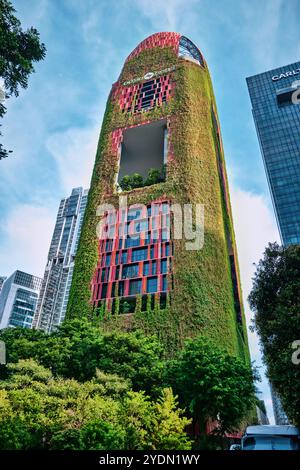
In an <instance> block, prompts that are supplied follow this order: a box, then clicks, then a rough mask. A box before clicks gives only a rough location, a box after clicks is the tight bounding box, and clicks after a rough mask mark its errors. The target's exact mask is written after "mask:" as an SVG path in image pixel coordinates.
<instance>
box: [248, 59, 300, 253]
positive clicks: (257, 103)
mask: <svg viewBox="0 0 300 470" xmlns="http://www.w3.org/2000/svg"><path fill="white" fill-rule="evenodd" d="M299 79H300V62H296V63H294V64H290V65H286V66H284V67H279V68H277V69H273V70H268V71H267V72H264V73H260V74H258V75H254V76H252V77H248V78H247V85H248V90H249V94H250V99H251V104H252V113H253V118H254V121H255V127H256V131H257V135H258V139H259V143H260V147H261V152H262V156H263V161H264V165H265V169H266V174H267V178H268V182H269V187H270V191H271V196H272V200H273V204H274V209H275V213H276V217H277V222H278V228H279V232H280V236H281V240H282V243H283V244H284V245H291V244H293V243H300V157H299V155H300V125H299V124H300V106H299V96H300V90H299V88H300V81H299ZM293 96H295V98H296V101H295V103H294V102H293Z"/></svg>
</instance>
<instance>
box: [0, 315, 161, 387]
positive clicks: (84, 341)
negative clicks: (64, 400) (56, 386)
mask: <svg viewBox="0 0 300 470" xmlns="http://www.w3.org/2000/svg"><path fill="white" fill-rule="evenodd" d="M0 339H1V340H2V341H4V342H5V343H6V347H7V355H8V357H7V361H8V362H16V361H18V360H19V359H29V358H34V359H36V360H37V361H38V362H39V363H40V364H42V365H43V366H45V367H48V368H49V369H51V371H52V373H53V374H55V375H59V376H63V377H66V378H74V379H76V380H79V381H85V380H90V379H91V378H92V377H93V376H94V374H95V372H96V369H97V367H98V368H100V369H101V371H103V372H106V373H114V374H118V375H119V376H121V377H124V378H126V379H128V380H130V382H131V384H132V387H133V390H144V391H145V392H146V393H147V394H150V395H155V394H156V393H157V387H158V386H159V385H160V384H161V383H162V373H163V362H162V353H163V349H162V346H161V344H160V343H159V342H158V341H157V339H156V338H155V337H153V336H152V337H151V336H145V335H143V334H142V333H141V332H132V333H118V332H111V333H103V332H101V331H100V330H99V328H98V327H96V326H94V325H92V324H91V323H90V322H88V321H87V320H84V319H83V320H77V319H76V320H73V321H70V322H66V323H65V324H63V325H62V326H61V327H60V328H59V329H58V331H57V332H54V333H52V335H50V336H49V335H47V334H45V333H43V332H41V331H37V330H25V329H21V328H16V329H6V330H4V331H2V332H1V333H0Z"/></svg>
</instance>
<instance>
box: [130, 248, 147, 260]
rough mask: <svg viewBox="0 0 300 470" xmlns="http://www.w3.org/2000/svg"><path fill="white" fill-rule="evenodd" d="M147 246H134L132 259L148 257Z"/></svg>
mask: <svg viewBox="0 0 300 470" xmlns="http://www.w3.org/2000/svg"><path fill="white" fill-rule="evenodd" d="M147 252H148V250H147V248H134V249H133V250H132V256H131V260H132V261H144V260H145V259H147Z"/></svg>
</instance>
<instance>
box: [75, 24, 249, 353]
mask: <svg viewBox="0 0 300 470" xmlns="http://www.w3.org/2000/svg"><path fill="white" fill-rule="evenodd" d="M104 204H107V210H104V212H103V213H102V215H101V211H102V210H103V207H104V206H103V205H104ZM185 204H190V205H191V206H193V207H194V209H195V211H196V206H197V205H204V244H203V246H202V244H200V245H201V246H200V245H198V247H197V248H195V247H194V248H191V247H188V246H187V237H186V236H185V234H184V233H183V230H182V232H181V234H182V238H181V237H180V235H178V233H177V232H178V230H177V228H178V227H177V228H176V227H175V225H176V224H177V222H178V220H179V219H180V217H179V216H178V214H177V215H175V212H176V210H175V207H174V205H177V208H178V206H179V208H180V210H179V212H180V211H182V212H181V213H182V214H183V213H184V207H185ZM99 206H100V208H99ZM184 222H186V218H185V214H184ZM178 225H180V224H178ZM130 231H132V233H130ZM179 231H180V230H179ZM67 316H68V317H69V318H73V317H86V318H88V319H91V320H92V321H94V322H99V324H100V325H102V326H103V327H104V328H105V329H107V330H114V329H119V328H124V329H125V330H128V329H130V328H142V329H143V330H144V331H145V332H147V333H149V334H151V333H157V334H158V335H159V337H160V338H161V340H162V341H163V342H164V344H165V346H166V348H167V349H168V350H169V351H170V352H171V353H172V352H173V353H174V351H175V350H177V349H178V347H180V346H182V344H183V341H184V339H185V338H187V337H191V336H195V335H198V334H199V333H202V334H203V335H206V336H207V337H209V338H210V339H212V340H214V341H215V342H216V343H218V345H221V346H224V347H225V348H227V350H228V351H230V352H232V353H234V354H237V355H239V356H240V357H242V358H244V359H246V360H248V346H247V333H246V327H245V320H244V315H243V306H242V299H241V289H240V283H239V273H238V261H237V252H236V246H235V241H234V230H233V223H232V215H231V208H230V200H229V192H228V184H227V177H226V170H225V161H224V155H223V147H222V139H221V132H220V126H219V121H218V116H217V109H216V103H215V98H214V93H213V88H212V84H211V79H210V75H209V71H208V67H207V64H206V62H205V59H204V57H203V55H202V53H201V52H200V50H199V49H198V48H197V46H195V44H193V43H192V41H190V40H189V39H188V38H186V37H185V36H182V35H180V34H178V33H157V34H154V35H152V36H150V37H148V38H146V39H145V40H144V41H142V42H141V43H140V44H139V45H138V46H137V47H136V48H135V49H134V50H133V51H132V52H131V54H130V55H129V57H128V58H127V59H126V61H125V64H124V67H123V69H122V71H121V74H120V76H119V78H118V81H117V82H116V83H114V84H113V85H112V89H111V92H110V95H109V98H108V103H107V108H106V112H105V116H104V120H103V125H102V130H101V134H100V140H99V145H98V150H97V155H96V161H95V167H94V172H93V176H92V182H91V189H90V194H89V202H88V205H87V212H86V217H85V219H84V223H83V228H82V236H81V239H80V243H79V247H78V253H77V256H76V261H75V268H74V276H73V281H72V287H71V292H70V299H69V304H68V310H67Z"/></svg>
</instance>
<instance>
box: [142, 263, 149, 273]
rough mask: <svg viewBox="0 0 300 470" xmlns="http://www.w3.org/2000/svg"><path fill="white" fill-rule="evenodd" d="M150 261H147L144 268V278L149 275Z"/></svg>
mask: <svg viewBox="0 0 300 470" xmlns="http://www.w3.org/2000/svg"><path fill="white" fill-rule="evenodd" d="M149 265H150V263H149V261H146V262H145V263H144V266H143V276H148V275H149Z"/></svg>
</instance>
